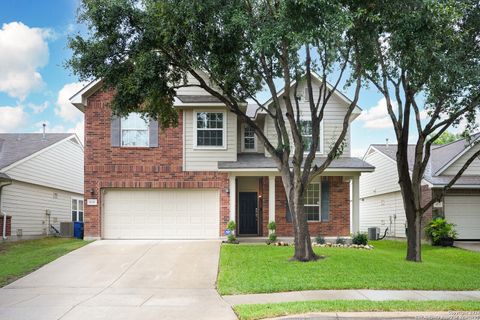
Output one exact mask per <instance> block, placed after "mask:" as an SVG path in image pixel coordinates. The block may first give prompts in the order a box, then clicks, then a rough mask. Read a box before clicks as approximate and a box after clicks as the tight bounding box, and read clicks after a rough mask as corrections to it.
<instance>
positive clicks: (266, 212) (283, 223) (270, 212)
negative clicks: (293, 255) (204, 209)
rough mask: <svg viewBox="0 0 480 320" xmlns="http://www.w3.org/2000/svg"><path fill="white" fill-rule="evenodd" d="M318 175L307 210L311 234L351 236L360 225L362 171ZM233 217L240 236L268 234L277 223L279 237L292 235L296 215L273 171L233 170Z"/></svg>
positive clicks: (308, 198) (231, 198)
mask: <svg viewBox="0 0 480 320" xmlns="http://www.w3.org/2000/svg"><path fill="white" fill-rule="evenodd" d="M349 174H350V175H343V174H341V173H334V174H332V173H331V174H330V175H322V176H320V177H318V179H316V180H315V181H314V182H312V184H311V185H310V186H309V188H308V190H307V194H306V196H305V202H306V203H305V212H306V214H307V217H308V224H309V230H310V234H311V236H317V235H321V236H324V237H337V236H342V237H346V236H349V235H350V234H351V233H353V232H358V228H359V174H358V173H356V174H353V173H351V172H350V173H349ZM229 183H230V186H229V192H230V193H229V195H230V220H232V221H235V222H236V225H237V230H236V234H237V236H239V237H249V238H255V237H267V236H268V234H269V230H268V227H267V226H268V224H269V223H270V222H272V221H274V222H275V223H276V226H277V230H276V233H277V235H278V236H279V237H292V236H293V224H292V217H291V214H290V212H289V209H288V204H287V200H286V194H285V189H284V187H283V183H282V180H281V177H280V176H277V175H275V173H273V172H230V173H229Z"/></svg>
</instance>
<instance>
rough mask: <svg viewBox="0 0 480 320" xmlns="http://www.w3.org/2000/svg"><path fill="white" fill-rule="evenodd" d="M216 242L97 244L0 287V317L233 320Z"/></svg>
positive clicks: (4, 319) (8, 319) (113, 242)
mask: <svg viewBox="0 0 480 320" xmlns="http://www.w3.org/2000/svg"><path fill="white" fill-rule="evenodd" d="M219 248H220V243H219V241H141V240H138V241H128V240H118V241H116V240H103V241H96V242H94V243H92V244H89V245H87V246H85V247H83V248H80V249H78V250H76V251H74V252H71V253H69V254H67V255H65V256H63V257H61V258H59V259H57V260H55V261H54V262H52V263H50V264H48V265H46V266H44V267H42V268H41V269H39V270H37V271H35V272H33V273H31V274H29V275H28V276H26V277H24V278H22V279H19V280H17V281H15V282H14V283H12V284H10V285H8V286H6V287H4V288H2V289H0V319H2V320H17V319H36V320H43V319H45V320H51V319H65V320H70V319H115V320H122V319H142V320H147V319H225V320H228V319H236V317H235V314H234V313H233V311H232V310H231V308H230V307H229V306H228V304H227V303H226V302H225V301H223V299H222V298H221V297H220V296H219V295H218V293H217V292H216V290H215V281H216V277H217V269H218V258H219Z"/></svg>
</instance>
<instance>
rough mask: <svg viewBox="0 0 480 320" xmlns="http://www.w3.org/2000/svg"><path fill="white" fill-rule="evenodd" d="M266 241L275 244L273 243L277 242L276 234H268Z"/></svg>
mask: <svg viewBox="0 0 480 320" xmlns="http://www.w3.org/2000/svg"><path fill="white" fill-rule="evenodd" d="M268 240H269V241H270V242H275V241H277V234H276V233H275V232H272V233H270V235H269V236H268Z"/></svg>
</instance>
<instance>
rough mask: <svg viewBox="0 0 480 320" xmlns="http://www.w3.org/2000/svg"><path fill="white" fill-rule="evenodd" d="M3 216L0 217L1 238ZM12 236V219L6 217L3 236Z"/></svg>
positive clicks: (1, 235)
mask: <svg viewBox="0 0 480 320" xmlns="http://www.w3.org/2000/svg"><path fill="white" fill-rule="evenodd" d="M3 217H4V216H3V215H1V216H0V237H3ZM11 235H12V217H11V216H7V223H6V225H5V236H7V237H10V236H11Z"/></svg>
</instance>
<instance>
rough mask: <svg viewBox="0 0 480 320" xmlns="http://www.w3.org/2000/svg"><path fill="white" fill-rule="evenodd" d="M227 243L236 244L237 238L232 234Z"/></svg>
mask: <svg viewBox="0 0 480 320" xmlns="http://www.w3.org/2000/svg"><path fill="white" fill-rule="evenodd" d="M227 242H228V243H235V242H237V237H235V235H234V234H232V233H231V234H229V235H228V236H227Z"/></svg>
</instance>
